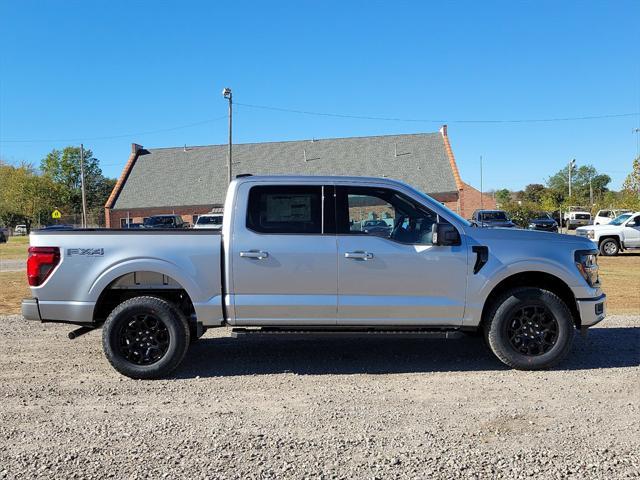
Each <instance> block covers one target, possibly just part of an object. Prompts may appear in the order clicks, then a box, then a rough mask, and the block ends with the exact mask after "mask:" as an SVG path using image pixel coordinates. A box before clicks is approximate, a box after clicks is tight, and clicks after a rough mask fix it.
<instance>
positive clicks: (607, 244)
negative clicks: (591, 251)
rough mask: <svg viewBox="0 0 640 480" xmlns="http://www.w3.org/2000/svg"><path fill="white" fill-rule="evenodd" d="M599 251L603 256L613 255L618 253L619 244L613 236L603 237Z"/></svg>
mask: <svg viewBox="0 0 640 480" xmlns="http://www.w3.org/2000/svg"><path fill="white" fill-rule="evenodd" d="M600 253H601V254H602V255H603V256H604V257H613V256H616V255H618V253H620V245H619V244H618V241H617V240H616V239H615V238H605V239H604V240H602V241H601V242H600Z"/></svg>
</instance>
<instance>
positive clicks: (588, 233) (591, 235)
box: [587, 230, 596, 240]
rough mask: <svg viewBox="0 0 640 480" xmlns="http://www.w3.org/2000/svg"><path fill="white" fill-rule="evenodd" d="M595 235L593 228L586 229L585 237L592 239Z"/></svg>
mask: <svg viewBox="0 0 640 480" xmlns="http://www.w3.org/2000/svg"><path fill="white" fill-rule="evenodd" d="M595 236H596V232H595V231H593V230H588V231H587V238H590V239H591V240H593V239H594V238H595Z"/></svg>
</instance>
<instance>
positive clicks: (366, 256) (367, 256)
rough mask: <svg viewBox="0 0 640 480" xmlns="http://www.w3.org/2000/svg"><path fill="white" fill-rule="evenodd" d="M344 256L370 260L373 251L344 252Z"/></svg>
mask: <svg viewBox="0 0 640 480" xmlns="http://www.w3.org/2000/svg"><path fill="white" fill-rule="evenodd" d="M344 258H352V259H354V260H371V259H372V258H373V253H369V252H346V253H345V254H344Z"/></svg>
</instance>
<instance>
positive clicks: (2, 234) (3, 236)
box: [0, 227, 9, 243]
mask: <svg viewBox="0 0 640 480" xmlns="http://www.w3.org/2000/svg"><path fill="white" fill-rule="evenodd" d="M8 239H9V229H8V228H4V227H0V243H7V240H8Z"/></svg>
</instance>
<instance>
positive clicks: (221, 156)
mask: <svg viewBox="0 0 640 480" xmlns="http://www.w3.org/2000/svg"><path fill="white" fill-rule="evenodd" d="M226 161H227V146H226V145H211V146H203V147H186V149H185V148H183V147H178V148H157V149H148V150H143V151H142V152H141V153H140V155H139V157H138V159H137V160H136V162H135V164H134V166H133V168H132V169H131V172H130V173H129V177H128V179H127V180H126V182H125V184H124V186H123V187H122V190H121V192H120V195H119V196H118V198H117V199H116V202H115V204H114V206H113V208H114V209H126V208H145V207H165V206H182V205H209V204H222V203H223V202H224V197H225V194H226V189H227V173H226ZM241 173H252V174H256V175H285V174H302V175H362V176H372V177H387V178H394V179H397V180H402V181H404V182H407V183H409V184H411V185H413V186H414V187H416V188H418V189H420V190H422V191H423V192H425V193H429V194H435V193H448V192H455V191H457V189H456V183H455V180H454V177H453V172H452V170H451V165H450V163H449V160H448V157H447V153H446V151H445V146H444V142H443V139H442V136H441V134H440V133H421V134H413V135H385V136H377V137H353V138H334V139H325V140H303V141H294V142H272V143H247V144H238V145H234V146H233V174H234V175H237V174H241Z"/></svg>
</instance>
